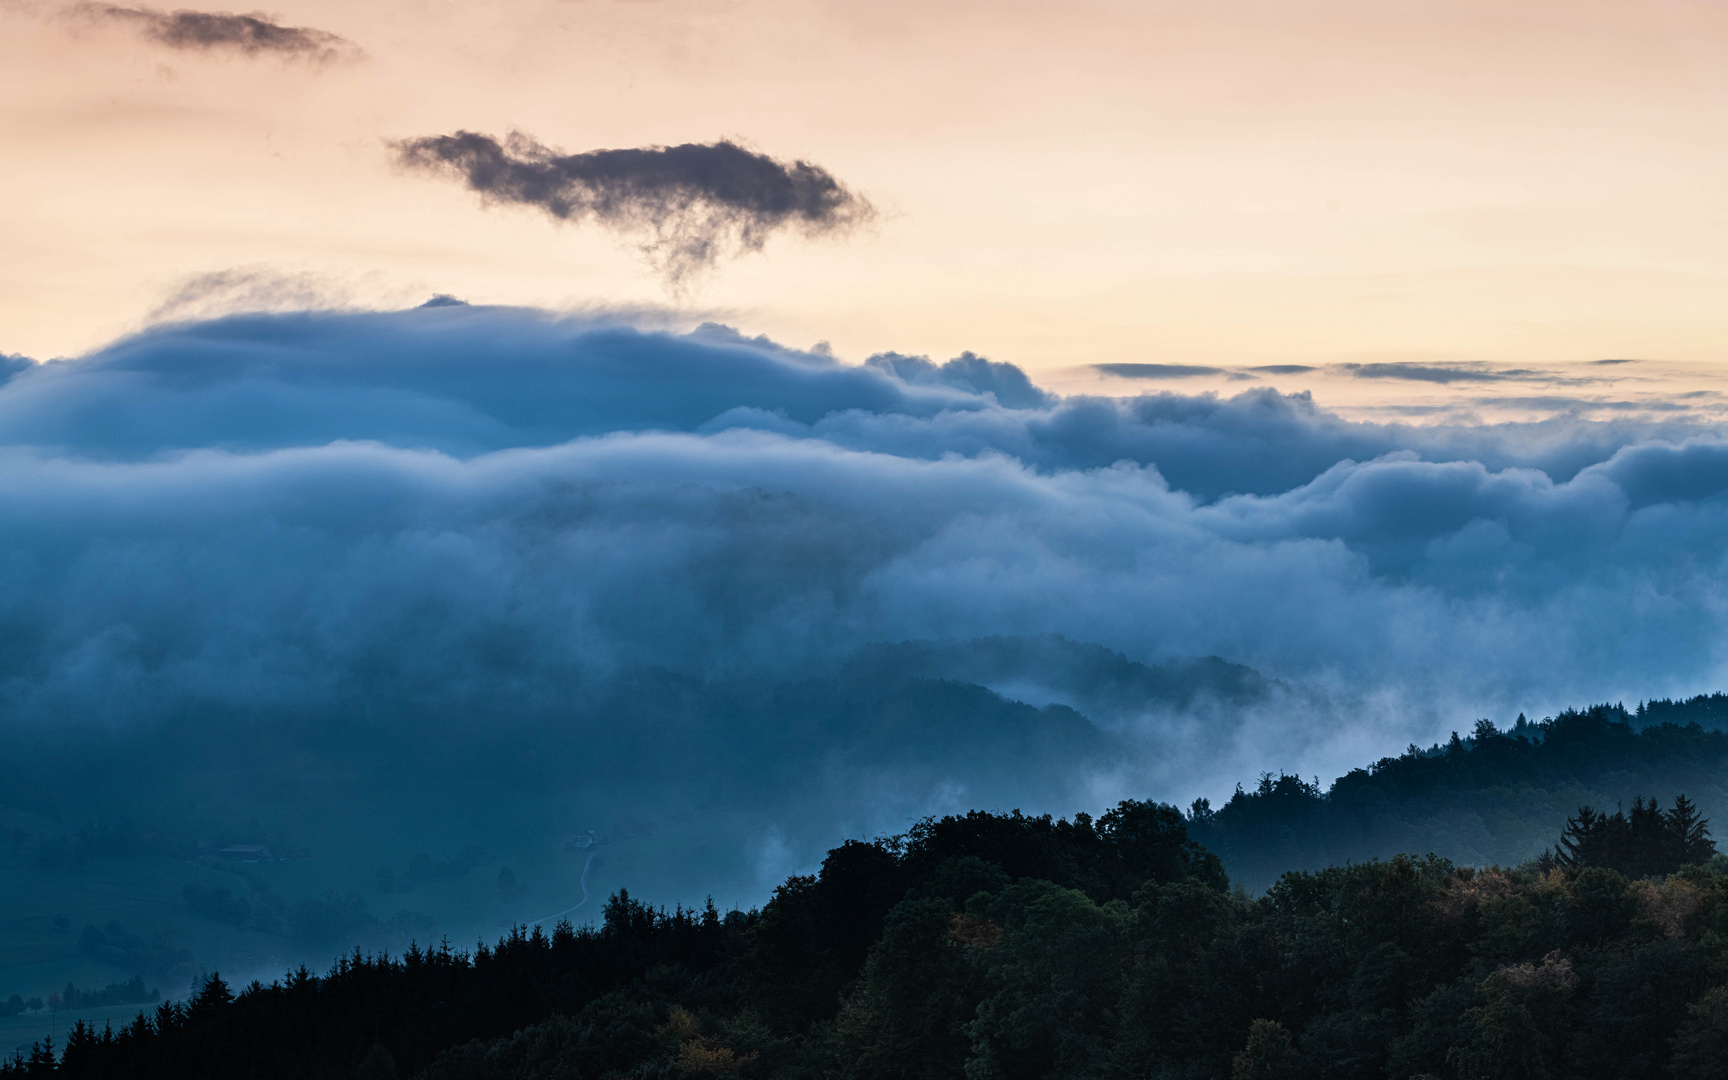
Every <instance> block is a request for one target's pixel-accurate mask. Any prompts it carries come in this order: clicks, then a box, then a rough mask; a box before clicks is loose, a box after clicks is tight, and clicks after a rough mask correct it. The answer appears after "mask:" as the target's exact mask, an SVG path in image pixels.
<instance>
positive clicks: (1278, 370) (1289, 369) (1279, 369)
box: [1248, 364, 1320, 375]
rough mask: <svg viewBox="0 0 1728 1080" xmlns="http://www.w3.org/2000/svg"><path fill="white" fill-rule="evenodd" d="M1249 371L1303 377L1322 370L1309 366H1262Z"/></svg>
mask: <svg viewBox="0 0 1728 1080" xmlns="http://www.w3.org/2000/svg"><path fill="white" fill-rule="evenodd" d="M1248 370H1249V371H1261V372H1265V373H1266V374H1267V375H1301V374H1304V373H1306V372H1310V371H1319V370H1320V369H1319V368H1317V367H1310V366H1309V365H1307V364H1261V365H1260V366H1259V367H1251V368H1249V369H1248Z"/></svg>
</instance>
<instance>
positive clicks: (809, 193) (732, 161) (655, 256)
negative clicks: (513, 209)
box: [394, 131, 873, 284]
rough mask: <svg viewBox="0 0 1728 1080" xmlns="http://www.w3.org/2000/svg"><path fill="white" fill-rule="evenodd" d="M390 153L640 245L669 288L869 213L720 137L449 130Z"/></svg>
mask: <svg viewBox="0 0 1728 1080" xmlns="http://www.w3.org/2000/svg"><path fill="white" fill-rule="evenodd" d="M394 148H395V151H396V155H397V161H398V162H399V163H400V164H401V165H403V166H406V167H408V168H411V169H419V170H424V171H429V172H433V173H439V174H443V175H448V176H452V177H455V178H457V179H459V180H461V181H462V182H463V183H464V184H466V185H467V186H468V188H469V189H470V190H472V191H476V192H479V193H480V195H481V196H482V197H483V198H484V199H485V200H486V201H488V202H496V203H505V204H512V205H518V206H532V207H536V208H538V209H540V210H543V211H545V212H546V213H547V214H549V215H551V216H552V217H554V218H556V219H558V220H559V221H571V222H577V223H580V222H584V221H590V220H591V221H593V222H594V223H596V224H598V225H600V226H601V227H602V228H606V229H610V230H612V231H614V232H619V233H624V234H627V235H635V236H639V237H643V238H644V239H643V240H642V241H641V246H642V251H643V253H644V255H645V256H647V258H648V259H649V261H650V262H651V263H652V264H653V265H654V266H655V267H656V268H657V269H658V270H659V271H660V272H661V273H662V274H663V275H664V276H665V277H666V279H667V280H668V281H669V282H671V283H673V284H678V283H680V282H683V281H685V280H687V279H688V278H690V277H691V276H692V275H693V274H695V273H697V272H699V271H701V270H704V269H707V268H709V267H712V266H713V265H714V264H715V263H717V262H718V261H719V260H721V259H722V258H725V257H728V256H731V255H735V254H739V253H742V252H748V251H760V250H761V249H762V247H763V245H764V244H766V243H767V242H768V238H769V237H770V236H772V235H773V234H774V233H776V232H779V231H782V230H787V229H790V230H794V231H797V232H800V233H802V234H803V235H805V236H818V235H832V234H836V233H841V232H845V231H848V230H850V229H852V228H855V227H856V226H858V225H859V224H861V223H863V222H864V221H866V220H868V219H869V218H870V217H871V216H872V214H873V210H872V208H871V206H870V204H869V203H868V202H867V201H865V200H864V199H863V198H861V197H860V196H858V195H856V194H854V193H853V192H851V191H849V190H848V189H847V188H846V187H845V185H843V184H841V183H840V181H839V180H837V179H835V178H834V176H833V175H832V174H831V173H829V172H828V171H827V170H826V169H823V168H821V167H819V166H816V165H812V164H810V163H809V162H807V161H778V160H776V159H774V158H771V157H769V156H768V155H766V154H759V153H756V152H754V151H751V150H747V149H745V148H744V147H742V146H739V145H738V144H736V143H733V142H730V141H727V140H721V141H719V142H715V143H682V144H680V145H677V146H648V147H640V148H633V149H623V150H591V151H588V152H587V153H582V154H563V153H559V152H558V151H556V150H553V149H551V148H549V147H547V146H545V145H543V144H542V143H540V142H539V141H537V140H536V139H534V138H533V137H532V136H530V135H526V134H523V133H522V132H519V131H518V132H512V133H510V134H509V135H508V136H506V137H505V138H504V139H502V140H499V139H495V138H493V137H492V136H490V135H484V134H479V133H476V132H472V131H458V132H457V133H456V134H454V135H430V136H425V137H421V138H415V139H404V140H401V141H399V142H397V143H395V144H394Z"/></svg>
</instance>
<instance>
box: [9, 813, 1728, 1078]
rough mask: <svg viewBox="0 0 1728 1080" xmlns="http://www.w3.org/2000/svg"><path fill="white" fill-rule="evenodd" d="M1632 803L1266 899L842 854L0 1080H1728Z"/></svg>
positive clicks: (1061, 844) (152, 1032)
mask: <svg viewBox="0 0 1728 1080" xmlns="http://www.w3.org/2000/svg"><path fill="white" fill-rule="evenodd" d="M1633 805H1634V810H1633V813H1632V815H1631V816H1628V815H1626V814H1625V813H1623V812H1620V811H1616V812H1615V813H1612V814H1610V813H1606V812H1603V811H1598V810H1595V809H1594V808H1584V809H1580V810H1578V811H1577V812H1576V813H1575V814H1574V815H1572V816H1571V817H1570V818H1569V819H1568V820H1567V821H1566V822H1565V823H1564V824H1563V825H1561V826H1559V827H1557V828H1556V829H1555V830H1553V833H1554V836H1553V839H1554V840H1555V844H1554V846H1553V847H1552V848H1550V849H1549V850H1548V851H1547V852H1546V853H1545V858H1544V859H1543V860H1541V861H1540V862H1538V863H1532V864H1529V865H1526V866H1523V867H1519V868H1516V869H1511V870H1504V869H1486V870H1475V869H1469V868H1462V867H1456V866H1454V865H1452V864H1450V863H1449V862H1447V861H1445V860H1443V859H1440V858H1436V857H1432V856H1427V857H1410V856H1404V855H1400V856H1398V857H1395V858H1393V859H1390V860H1386V861H1375V862H1370V863H1365V864H1358V865H1350V866H1339V867H1330V868H1327V869H1324V870H1321V871H1319V872H1291V873H1287V874H1285V875H1284V876H1282V877H1281V878H1280V879H1279V880H1278V881H1277V882H1276V883H1275V884H1274V885H1273V887H1272V888H1271V889H1269V890H1267V891H1266V893H1265V894H1264V895H1263V896H1260V897H1257V898H1249V897H1248V896H1247V894H1246V893H1245V892H1243V891H1242V890H1240V889H1237V890H1232V889H1231V888H1229V886H1228V882H1227V879H1226V876H1225V873H1224V870H1223V866H1222V863H1221V862H1220V861H1219V859H1218V858H1217V856H1215V855H1214V854H1212V853H1211V852H1209V851H1207V850H1206V849H1205V848H1204V847H1202V846H1201V845H1200V844H1199V843H1198V842H1196V840H1195V839H1194V838H1193V836H1192V835H1190V831H1189V826H1190V824H1191V821H1190V819H1189V818H1188V817H1186V816H1184V815H1183V814H1182V813H1180V812H1178V811H1177V810H1176V809H1174V808H1172V807H1169V806H1161V805H1155V804H1149V803H1139V802H1125V803H1122V804H1121V805H1119V806H1118V807H1116V808H1115V809H1114V810H1111V811H1110V812H1108V813H1106V814H1104V815H1102V816H1100V817H1098V818H1097V819H1092V818H1090V817H1088V816H1087V815H1085V814H1076V815H1074V817H1073V818H1072V819H1068V820H1052V819H1051V818H1049V817H1030V816H1025V815H1022V814H1019V813H1010V814H990V813H982V812H973V813H970V814H967V815H965V816H953V817H945V818H942V819H939V820H925V821H923V822H921V823H919V824H918V825H916V826H915V827H914V828H912V829H911V830H910V831H909V832H908V833H906V834H905V835H903V836H899V837H894V838H891V839H882V840H877V841H874V842H859V841H848V842H846V843H844V844H842V845H841V846H840V847H838V848H835V849H833V850H832V851H830V852H829V854H828V857H827V858H826V860H825V861H824V862H823V864H822V866H821V869H820V872H819V873H818V874H815V875H812V876H809V877H793V878H790V879H789V880H787V881H786V882H785V884H783V885H782V886H781V887H780V888H779V889H777V890H776V891H775V893H774V895H773V897H772V899H771V900H770V901H769V902H768V903H767V904H766V905H765V906H764V907H763V908H762V909H761V910H759V911H752V912H748V913H745V912H736V911H734V912H730V913H727V914H725V915H722V914H721V913H720V912H719V911H717V910H715V909H714V907H713V906H712V905H709V906H708V907H707V908H706V909H704V910H699V911H687V910H683V909H676V910H673V911H671V912H667V911H664V910H656V909H653V908H650V907H648V906H645V905H643V904H641V903H640V902H638V901H636V900H634V899H632V898H631V897H630V896H629V895H628V894H626V893H623V892H620V893H618V894H616V895H615V896H613V897H612V899H611V900H610V901H609V902H608V903H607V905H606V907H605V912H604V919H603V921H602V922H601V924H600V925H599V926H594V927H582V928H575V927H572V926H570V925H569V924H568V923H561V924H559V925H558V926H557V927H556V928H555V929H554V930H553V931H552V932H551V933H550V934H547V933H544V932H543V931H542V930H541V929H540V928H538V927H535V928H532V929H527V928H523V929H518V930H515V931H513V932H512V933H510V934H509V935H508V936H507V937H505V938H503V939H502V940H500V941H498V942H497V943H496V944H495V945H492V946H487V945H484V944H483V945H480V946H477V947H476V948H475V949H474V950H473V951H472V952H469V951H463V950H455V949H452V948H450V947H449V945H448V944H444V945H440V946H438V947H436V948H434V949H431V950H429V951H428V950H424V949H421V948H419V947H412V948H410V949H409V950H408V951H407V953H406V954H405V955H403V956H401V957H396V958H392V957H387V956H367V955H362V954H360V953H355V954H353V955H351V956H345V957H343V958H341V959H339V960H337V961H336V963H335V964H334V966H332V967H331V968H330V970H329V971H328V972H327V973H325V974H323V975H321V976H320V975H314V974H312V973H310V972H308V971H306V970H304V969H302V970H300V971H297V972H295V973H293V974H292V975H291V976H289V977H288V978H287V979H286V980H284V981H281V982H278V983H275V984H272V985H270V986H261V985H258V984H256V983H254V984H253V985H251V986H249V987H245V988H243V989H241V990H239V992H238V993H235V992H234V990H233V988H231V987H229V986H227V985H226V984H225V983H224V982H223V981H222V980H221V979H220V977H217V976H212V977H210V978H208V979H207V980H206V981H204V983H203V985H202V987H201V989H200V990H199V992H198V993H197V994H196V995H195V996H194V997H193V998H192V999H191V1000H190V1001H188V1002H186V1003H184V1004H180V1003H171V1002H164V1003H162V1004H160V1005H158V1006H156V1008H155V1009H154V1010H153V1011H151V1012H148V1013H144V1014H141V1015H139V1017H138V1018H137V1019H136V1020H135V1021H133V1022H132V1023H130V1024H128V1025H126V1026H125V1027H123V1028H121V1029H120V1030H118V1031H113V1030H104V1031H102V1032H100V1033H98V1032H95V1031H92V1030H90V1029H89V1028H88V1027H85V1026H83V1025H79V1026H78V1027H77V1028H75V1029H74V1030H73V1032H72V1033H71V1035H70V1037H69V1038H68V1039H67V1040H66V1043H65V1046H64V1047H63V1048H62V1049H61V1050H59V1051H58V1052H57V1051H56V1050H55V1048H52V1047H47V1046H38V1047H37V1048H36V1049H35V1051H34V1052H33V1053H32V1054H30V1055H29V1056H27V1057H26V1056H20V1057H18V1058H17V1059H16V1060H15V1061H13V1062H11V1063H10V1064H8V1065H5V1066H4V1067H3V1068H0V1076H4V1077H5V1078H6V1080H15V1078H21V1077H36V1076H45V1075H55V1076H59V1077H68V1078H81V1077H100V1078H104V1080H123V1078H132V1077H136V1078H154V1077H163V1078H167V1077H173V1078H176V1080H197V1078H202V1077H210V1078H217V1077H220V1078H223V1080H229V1078H237V1077H257V1078H274V1077H284V1078H286V1077H331V1078H343V1080H346V1078H349V1077H358V1078H368V1080H371V1078H380V1080H381V1078H387V1077H399V1078H407V1077H422V1078H424V1080H505V1078H510V1080H553V1078H568V1080H580V1078H594V1080H599V1078H601V1077H625V1076H629V1077H642V1078H648V1077H666V1078H671V1077H696V1076H712V1075H728V1074H731V1075H736V1076H738V1077H740V1078H752V1077H787V1078H791V1077H846V1078H854V1080H877V1078H880V1080H890V1078H892V1080H911V1078H927V1080H939V1078H945V1077H953V1078H955V1080H961V1078H964V1080H987V1078H1001V1080H1021V1078H1027V1080H1030V1078H1033V1077H1124V1078H1127V1077H1146V1078H1171V1080H1175V1078H1187V1077H1192V1078H1196V1080H1198V1078H1202V1077H1208V1078H1209V1077H1230V1078H1232V1080H1251V1078H1252V1080H1261V1078H1267V1080H1269V1078H1279V1077H1289V1078H1298V1077H1316V1078H1318V1077H1362V1078H1368V1077H1390V1078H1395V1080H1406V1078H1411V1077H1416V1078H1429V1077H1432V1078H1456V1080H1476V1078H1481V1080H1489V1078H1494V1080H1500V1078H1509V1077H1581V1078H1595V1077H1600V1078H1602V1080H1610V1078H1612V1080H1627V1078H1643V1077H1649V1078H1656V1077H1703V1076H1720V1075H1724V1074H1728V960H1725V956H1728V951H1725V950H1728V858H1724V857H1721V856H1715V855H1714V854H1713V845H1712V844H1711V842H1710V838H1709V834H1708V827H1707V823H1706V822H1704V821H1703V820H1701V819H1700V818H1699V817H1698V815H1697V812H1696V810H1695V809H1694V808H1693V807H1692V806H1691V805H1690V803H1689V802H1688V801H1686V800H1684V799H1680V800H1677V801H1676V802H1675V803H1674V804H1673V806H1672V807H1671V808H1669V809H1667V810H1663V809H1660V808H1658V807H1657V805H1656V804H1655V803H1654V801H1649V802H1647V801H1645V800H1644V799H1642V798H1640V799H1638V800H1637V801H1636V802H1635V803H1634V804H1633ZM1688 845H1690V846H1688ZM1688 859H1698V860H1702V865H1700V864H1699V863H1697V862H1686V863H1685V865H1683V866H1676V865H1674V864H1675V863H1676V861H1678V860H1688ZM1615 860H1620V861H1622V862H1624V861H1628V860H1629V861H1630V863H1632V864H1636V865H1637V866H1640V867H1653V868H1656V869H1658V870H1662V871H1668V872H1665V873H1661V874H1659V875H1658V876H1644V877H1639V878H1636V879H1632V878H1629V877H1627V876H1626V875H1625V874H1624V873H1622V872H1620V871H1619V870H1617V869H1613V868H1611V867H1610V866H1608V865H1605V864H1604V863H1605V861H1615ZM57 1057H58V1058H59V1060H58V1062H57V1061H56V1058H57Z"/></svg>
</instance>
